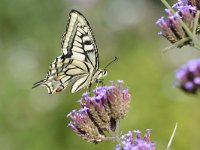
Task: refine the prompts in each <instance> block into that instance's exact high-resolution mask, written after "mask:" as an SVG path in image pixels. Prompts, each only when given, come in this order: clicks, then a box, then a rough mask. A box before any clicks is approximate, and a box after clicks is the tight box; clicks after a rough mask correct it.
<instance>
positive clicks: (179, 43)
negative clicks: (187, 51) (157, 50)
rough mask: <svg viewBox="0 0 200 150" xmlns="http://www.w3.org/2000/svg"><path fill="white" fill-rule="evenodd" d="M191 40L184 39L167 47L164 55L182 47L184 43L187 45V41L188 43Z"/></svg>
mask: <svg viewBox="0 0 200 150" xmlns="http://www.w3.org/2000/svg"><path fill="white" fill-rule="evenodd" d="M189 39H190V38H183V39H181V40H180V41H178V42H176V43H174V44H173V45H171V46H169V47H166V48H165V49H163V50H162V52H163V53H165V52H167V51H168V50H171V49H174V48H176V47H178V46H180V45H182V44H183V43H185V42H186V41H188V40H189Z"/></svg>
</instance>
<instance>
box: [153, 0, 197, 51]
mask: <svg viewBox="0 0 200 150" xmlns="http://www.w3.org/2000/svg"><path fill="white" fill-rule="evenodd" d="M190 4H191V2H189V1H187V0H179V1H178V2H177V3H176V4H175V5H174V6H173V8H175V10H176V13H175V14H173V13H172V12H171V11H170V10H168V9H166V13H167V15H168V16H167V18H166V19H165V18H164V17H161V18H160V19H158V20H157V22H156V24H157V25H159V26H160V28H161V31H160V32H159V35H162V36H164V37H165V38H166V39H167V40H169V41H170V42H171V43H172V44H173V43H176V42H178V41H180V40H181V39H183V38H186V37H188V34H187V33H186V31H185V30H184V29H183V27H182V26H181V24H180V20H182V21H183V22H184V23H185V24H186V26H187V27H188V28H189V30H190V31H191V32H193V29H194V20H195V16H196V12H197V7H196V5H190ZM199 28H200V26H199V25H198V26H197V29H196V33H199ZM191 41H192V40H191V39H190V40H188V41H186V42H185V43H183V44H182V45H179V46H178V47H182V46H184V45H188V44H191Z"/></svg>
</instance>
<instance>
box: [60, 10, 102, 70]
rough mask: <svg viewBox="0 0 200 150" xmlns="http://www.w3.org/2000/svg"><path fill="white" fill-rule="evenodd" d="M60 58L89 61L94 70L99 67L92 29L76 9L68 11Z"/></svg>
mask: <svg viewBox="0 0 200 150" xmlns="http://www.w3.org/2000/svg"><path fill="white" fill-rule="evenodd" d="M61 47H62V50H63V56H62V58H73V59H77V60H80V61H85V62H87V63H90V64H91V65H92V66H93V68H94V70H98V69H99V56H98V49H97V46H96V43H95V38H94V35H93V32H92V29H91V27H90V25H89V23H88V21H87V20H86V18H85V17H84V16H83V15H82V14H81V13H80V12H78V11H76V10H72V11H71V12H70V19H69V23H68V26H67V29H66V33H65V34H64V35H63V38H62V42H61Z"/></svg>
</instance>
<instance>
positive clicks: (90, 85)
mask: <svg viewBox="0 0 200 150" xmlns="http://www.w3.org/2000/svg"><path fill="white" fill-rule="evenodd" d="M91 87H92V84H91V83H90V84H89V87H88V89H89V93H91Z"/></svg>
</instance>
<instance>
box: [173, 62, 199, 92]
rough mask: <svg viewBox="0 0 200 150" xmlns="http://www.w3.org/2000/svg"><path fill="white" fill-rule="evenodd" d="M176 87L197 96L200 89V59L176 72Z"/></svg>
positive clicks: (188, 63)
mask: <svg viewBox="0 0 200 150" xmlns="http://www.w3.org/2000/svg"><path fill="white" fill-rule="evenodd" d="M176 86H178V87H180V88H181V89H182V90H184V91H185V92H188V93H192V94H195V93H196V92H197V90H198V89H200V59H193V60H190V61H188V62H187V63H186V64H184V65H182V66H181V67H180V68H179V69H178V70H177V71H176Z"/></svg>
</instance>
